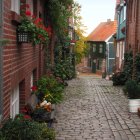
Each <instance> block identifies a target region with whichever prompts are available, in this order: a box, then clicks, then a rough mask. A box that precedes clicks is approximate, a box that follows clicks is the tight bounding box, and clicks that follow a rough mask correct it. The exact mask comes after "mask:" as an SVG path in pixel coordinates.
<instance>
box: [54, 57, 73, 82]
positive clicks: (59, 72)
mask: <svg viewBox="0 0 140 140" xmlns="http://www.w3.org/2000/svg"><path fill="white" fill-rule="evenodd" d="M72 59H74V58H72V56H71V57H68V58H66V60H65V59H64V60H60V61H59V62H57V63H56V65H55V67H54V75H55V76H56V77H61V78H62V79H63V80H69V79H72V78H74V77H75V71H74V65H73V64H72V61H73V60H72Z"/></svg>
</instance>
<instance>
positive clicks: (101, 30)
mask: <svg viewBox="0 0 140 140" xmlns="http://www.w3.org/2000/svg"><path fill="white" fill-rule="evenodd" d="M116 29H117V21H107V22H101V23H100V24H99V25H98V26H97V27H96V28H95V29H94V30H93V31H92V32H91V33H90V34H89V35H88V37H87V40H88V41H106V40H107V39H108V38H109V37H110V36H111V35H113V34H115V33H116Z"/></svg>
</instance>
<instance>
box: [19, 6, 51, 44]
mask: <svg viewBox="0 0 140 140" xmlns="http://www.w3.org/2000/svg"><path fill="white" fill-rule="evenodd" d="M28 8H29V5H28V7H26V5H25V6H24V5H23V7H22V8H21V15H22V17H21V23H20V25H19V26H18V28H17V41H18V43H28V42H32V44H33V45H37V44H48V40H49V37H50V36H51V27H47V28H46V27H45V26H44V24H43V20H42V19H41V18H36V17H35V16H33V15H31V12H30V11H29V10H27V9H28Z"/></svg>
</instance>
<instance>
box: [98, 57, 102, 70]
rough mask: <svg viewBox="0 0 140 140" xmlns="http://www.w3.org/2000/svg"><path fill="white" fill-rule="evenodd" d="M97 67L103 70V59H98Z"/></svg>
mask: <svg viewBox="0 0 140 140" xmlns="http://www.w3.org/2000/svg"><path fill="white" fill-rule="evenodd" d="M97 69H98V70H102V59H99V60H97Z"/></svg>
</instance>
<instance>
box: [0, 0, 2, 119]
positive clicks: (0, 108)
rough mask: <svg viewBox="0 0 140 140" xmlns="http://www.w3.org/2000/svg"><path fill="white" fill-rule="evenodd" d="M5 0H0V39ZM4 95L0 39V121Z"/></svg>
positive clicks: (0, 43) (0, 36)
mask: <svg viewBox="0 0 140 140" xmlns="http://www.w3.org/2000/svg"><path fill="white" fill-rule="evenodd" d="M2 13H3V0H0V39H2V33H3V15H2ZM2 95H3V45H2V41H0V121H1V119H2V110H3V109H2V108H3V106H2V97H3V96H2Z"/></svg>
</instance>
